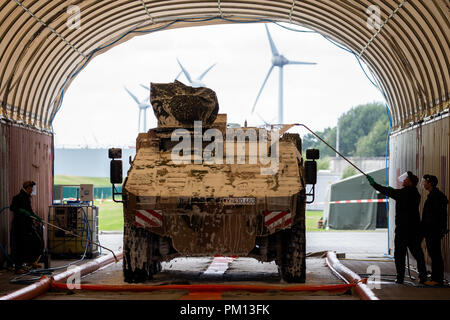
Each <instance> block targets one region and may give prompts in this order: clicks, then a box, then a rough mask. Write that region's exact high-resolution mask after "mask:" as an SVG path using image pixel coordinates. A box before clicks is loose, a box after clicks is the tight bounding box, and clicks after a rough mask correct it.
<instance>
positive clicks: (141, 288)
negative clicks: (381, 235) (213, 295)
mask: <svg viewBox="0 0 450 320" xmlns="http://www.w3.org/2000/svg"><path fill="white" fill-rule="evenodd" d="M51 286H52V288H55V289H60V290H73V289H69V288H68V285H67V283H61V282H56V281H52V282H51ZM355 286H356V283H347V284H336V285H292V286H278V285H228V284H190V285H127V284H125V285H114V284H80V285H79V288H77V289H76V290H86V291H108V292H123V291H128V292H153V291H161V290H164V291H166V290H183V291H189V292H221V293H222V292H228V291H246V292H253V293H261V292H267V291H280V292H300V291H309V292H311V291H329V292H346V291H348V290H350V289H352V288H353V287H355Z"/></svg>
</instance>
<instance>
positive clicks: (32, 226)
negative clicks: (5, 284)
mask: <svg viewBox="0 0 450 320" xmlns="http://www.w3.org/2000/svg"><path fill="white" fill-rule="evenodd" d="M35 185H36V183H35V182H34V181H25V182H24V183H23V188H22V189H21V190H20V192H19V193H18V194H17V195H15V196H14V198H13V200H12V202H11V205H10V206H9V209H10V210H11V211H12V212H13V213H14V217H13V221H12V228H11V249H12V259H13V260H14V263H15V271H16V273H18V274H20V273H24V272H25V269H24V266H23V264H24V263H28V264H30V265H31V266H32V267H37V265H36V260H37V259H39V256H40V255H41V253H42V250H43V241H42V235H41V234H40V232H39V228H38V227H39V223H38V222H37V221H41V218H40V217H39V216H38V215H37V214H35V213H34V211H33V209H32V207H31V194H32V192H33V188H34V186H35Z"/></svg>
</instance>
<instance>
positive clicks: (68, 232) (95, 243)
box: [31, 216, 119, 262]
mask: <svg viewBox="0 0 450 320" xmlns="http://www.w3.org/2000/svg"><path fill="white" fill-rule="evenodd" d="M31 218H33V219H35V220H36V221H39V220H38V219H37V218H35V217H33V216H31ZM39 222H43V223H45V224H47V225H49V226H51V227H53V228H56V229H58V230H61V231H64V232H65V233H67V234H70V235H72V236H75V237H77V238H82V237H81V236H79V235H77V234H76V233H73V232H72V231H69V230H65V229H63V228H60V227H58V226H56V225H54V224H52V223H50V222H47V221H44V220H42V221H39ZM86 241H87V242H89V243H90V244H94V245H96V246H98V247H100V248H103V249H105V250H108V251H109V252H111V253H112V255H113V256H114V260H115V261H116V262H119V259H117V257H116V255H115V254H114V251H112V250H111V249H109V248H106V247H105V246H102V245H101V244H100V243H97V242H94V241H91V240H90V239H88V238H86Z"/></svg>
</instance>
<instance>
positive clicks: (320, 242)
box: [0, 230, 450, 300]
mask: <svg viewBox="0 0 450 320" xmlns="http://www.w3.org/2000/svg"><path fill="white" fill-rule="evenodd" d="M306 237H307V241H306V243H307V247H306V251H307V252H308V253H315V252H322V251H330V250H332V251H336V252H338V253H345V257H346V259H343V260H342V263H343V264H344V265H346V266H347V267H349V268H350V269H351V270H353V271H355V272H356V273H360V274H361V277H365V276H367V275H364V274H366V273H370V272H369V271H370V269H368V267H372V268H373V266H378V267H379V268H380V270H381V274H382V275H383V276H382V279H381V283H380V285H381V289H376V288H374V289H373V290H374V293H375V294H376V295H377V296H378V297H379V298H380V299H406V300H409V299H423V300H425V299H450V290H449V289H448V288H423V287H418V286H415V285H416V284H415V283H413V282H411V283H410V282H408V281H405V284H404V285H396V284H394V283H393V282H392V280H394V279H395V277H392V276H384V275H395V268H394V263H393V261H392V260H388V259H387V258H386V257H385V256H384V254H385V253H386V251H387V230H377V231H349V232H347V231H334V232H309V233H307V235H306ZM99 239H100V242H101V244H102V245H104V246H106V247H108V248H110V249H112V250H114V251H117V250H121V248H122V233H118V232H112V233H102V234H100V235H99ZM103 253H107V252H105V251H104V252H103ZM313 256H314V255H313ZM365 260H370V261H365ZM212 261H213V258H212V257H203V258H176V259H174V260H172V261H170V262H167V263H163V270H162V272H161V273H159V274H158V275H156V276H155V278H154V279H153V280H152V281H150V282H149V283H148V284H151V285H162V284H198V283H214V284H220V283H226V284H233V283H236V284H283V283H282V281H281V279H280V276H279V274H278V270H277V266H276V265H275V264H274V263H260V262H258V261H257V260H255V259H251V258H244V257H243V258H237V259H235V260H233V261H232V262H231V263H230V264H229V265H228V268H227V269H226V271H225V272H224V273H222V274H209V273H205V270H207V269H208V267H210V265H211V262H212ZM65 263H67V261H56V260H54V261H53V266H55V265H63V264H65ZM306 266H307V284H342V283H343V282H342V280H340V279H337V278H336V276H334V275H333V274H332V273H331V271H330V270H329V268H328V267H327V266H326V264H325V259H323V257H321V256H320V254H318V255H316V256H315V257H314V258H313V257H311V258H308V259H307V261H306ZM368 270H369V271H368ZM413 275H414V273H413ZM13 277H14V275H13V274H12V273H11V272H7V271H5V270H0V295H3V294H6V293H7V292H11V291H14V290H17V289H19V288H20V287H22V285H17V284H11V283H9V280H10V279H12V278H13ZM406 280H408V279H407V278H406ZM82 282H83V283H102V284H124V281H123V276H122V262H119V263H116V264H112V265H109V266H107V267H105V268H103V269H101V270H99V271H97V272H95V273H93V274H90V275H88V276H86V277H83V279H82ZM185 294H186V292H179V291H172V292H170V291H167V292H153V293H139V294H135V293H134V294H129V293H100V294H99V293H89V292H76V293H70V292H69V293H68V292H51V293H49V294H47V295H45V296H43V297H40V298H39V299H52V300H55V299H56V300H60V299H62V300H66V299H70V300H72V299H121V300H126V299H143V300H145V299H151V300H159V299H163V300H172V299H179V298H180V297H181V296H183V295H185ZM222 298H223V299H228V300H234V299H238V300H244V299H272V300H277V299H279V300H292V299H296V300H297V299H301V300H315V299H320V300H325V299H326V300H330V299H331V300H335V299H338V300H342V299H345V300H348V299H350V300H353V299H358V298H357V297H356V296H354V295H350V294H330V293H325V292H317V293H314V294H311V293H308V294H306V293H295V294H292V293H289V294H284V293H280V292H275V293H274V292H271V293H266V294H251V293H248V292H239V293H237V292H231V293H224V294H223V296H222Z"/></svg>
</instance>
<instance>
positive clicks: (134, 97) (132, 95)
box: [124, 87, 141, 104]
mask: <svg viewBox="0 0 450 320" xmlns="http://www.w3.org/2000/svg"><path fill="white" fill-rule="evenodd" d="M124 88H125V90H126V91H127V92H128V94H129V95H130V96H131V97H132V98H133V100H134V101H136V103H137V104H141V103H140V102H139V100H138V98H136V96H135V95H134V94H132V93H131V92H130V90H128V89H127V88H126V87H124Z"/></svg>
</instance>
